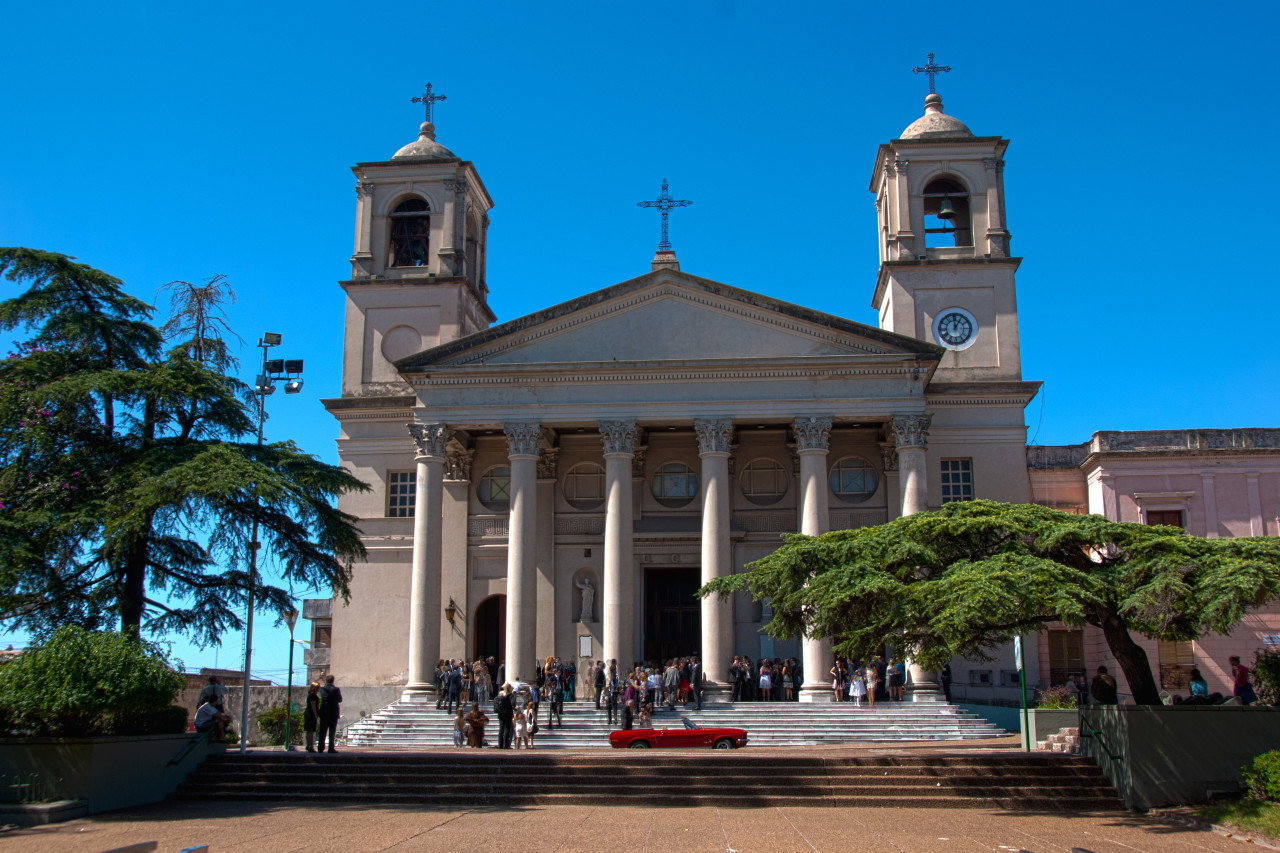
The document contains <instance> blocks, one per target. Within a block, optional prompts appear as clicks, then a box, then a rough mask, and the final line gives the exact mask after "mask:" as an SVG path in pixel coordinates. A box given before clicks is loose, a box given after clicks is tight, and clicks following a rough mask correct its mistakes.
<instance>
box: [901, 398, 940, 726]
mask: <svg viewBox="0 0 1280 853" xmlns="http://www.w3.org/2000/svg"><path fill="white" fill-rule="evenodd" d="M932 420H933V415H898V416H897V417H895V418H894V419H893V423H892V426H893V437H894V441H895V443H896V444H897V448H898V470H899V475H898V482H899V483H900V484H901V489H902V514H903V515H904V516H906V515H915V514H916V513H917V512H924V511H926V510H927V509H929V475H928V469H927V466H926V464H925V447H926V446H927V445H928V438H929V423H930V422H931V421H932ZM906 664H907V669H908V670H909V672H910V675H911V678H910V682H911V683H910V684H909V685H908V692H909V693H910V694H911V701H912V702H938V701H941V699H942V691H941V689H940V688H939V686H938V678H937V673H934V672H931V671H928V670H926V669H924V668H923V667H921V666H920V665H919V664H917V663H916V662H915V661H914V660H913V659H912V658H911V656H910V651H909V650H908V652H907V655H906Z"/></svg>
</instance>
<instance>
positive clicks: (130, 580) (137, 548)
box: [120, 539, 147, 637]
mask: <svg viewBox="0 0 1280 853" xmlns="http://www.w3.org/2000/svg"><path fill="white" fill-rule="evenodd" d="M146 579H147V545H146V540H145V539H143V540H142V541H141V542H138V543H136V544H135V545H134V547H133V548H132V550H131V552H130V554H129V556H128V557H127V558H126V559H125V564H124V589H123V590H122V591H121V594H120V631H121V632H122V633H125V634H131V635H133V636H134V637H141V636H142V612H143V610H144V609H145V608H146V606H147V601H146Z"/></svg>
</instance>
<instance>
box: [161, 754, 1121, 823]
mask: <svg viewBox="0 0 1280 853" xmlns="http://www.w3.org/2000/svg"><path fill="white" fill-rule="evenodd" d="M172 796H173V798H175V799H179V800H199V801H202V802H206V803H207V802H211V801H215V800H254V801H262V802H266V801H289V802H295V803H296V802H299V801H309V802H333V803H342V804H344V805H350V804H353V803H357V804H358V803H368V804H375V803H376V804H379V805H395V804H400V805H431V806H445V807H449V806H465V807H475V806H482V805H485V806H520V805H637V806H721V807H727V808H755V807H760V806H787V805H790V806H889V807H893V806H905V805H916V806H927V807H932V808H1001V809H1039V810H1055V811H1061V810H1086V809H1087V810H1100V809H1120V808H1122V804H1121V802H1120V800H1119V799H1118V798H1117V796H1116V793H1115V791H1114V790H1113V789H1112V788H1111V787H1109V785H1108V783H1107V780H1106V779H1105V777H1103V776H1102V774H1101V772H1100V771H1099V770H1098V768H1097V767H1096V766H1095V765H1094V764H1093V763H1092V762H1090V761H1088V760H1087V759H1082V758H1078V757H1075V756H1066V755H1058V754H1053V753H1033V754H1025V755H992V754H975V755H931V756H901V757H876V758H854V757H836V758H821V757H816V756H812V757H811V756H801V757H786V756H769V755H758V756H752V755H750V753H749V752H746V751H742V752H713V751H711V750H698V751H696V752H695V751H690V750H684V751H682V752H681V754H676V753H672V752H633V751H631V750H627V751H621V750H620V751H618V752H612V753H608V754H601V755H582V754H581V753H579V754H576V755H570V754H565V753H560V754H555V753H540V752H538V751H537V750H535V751H533V752H528V751H520V752H513V751H508V750H452V751H450V750H446V751H439V752H435V753H431V754H425V755H413V754H407V753H404V752H391V753H355V752H352V753H345V752H338V753H337V754H334V755H329V754H316V755H311V754H308V753H301V754H299V753H281V752H264V753H250V754H248V755H243V756H242V755H238V754H235V753H228V754H225V755H214V756H211V757H210V758H209V759H208V760H207V761H206V762H205V763H204V764H202V765H201V766H200V768H199V769H198V770H197V771H196V772H195V773H194V774H192V775H191V776H190V777H189V778H188V779H187V781H185V782H184V783H183V784H182V785H181V786H180V787H179V788H178V790H177V791H176V792H175V793H174V794H173V795H172Z"/></svg>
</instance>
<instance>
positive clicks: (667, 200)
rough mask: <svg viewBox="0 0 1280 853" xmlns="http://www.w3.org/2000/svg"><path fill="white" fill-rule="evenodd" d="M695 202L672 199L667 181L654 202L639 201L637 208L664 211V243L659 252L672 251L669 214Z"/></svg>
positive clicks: (664, 181) (663, 183)
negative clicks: (669, 234) (668, 221)
mask: <svg viewBox="0 0 1280 853" xmlns="http://www.w3.org/2000/svg"><path fill="white" fill-rule="evenodd" d="M691 204H693V202H691V201H689V200H688V199H684V198H672V197H671V193H669V192H667V179H666V178H663V179H662V192H661V193H659V194H658V197H657V198H656V199H654V200H653V201H638V202H636V207H656V208H658V210H660V211H662V242H661V243H659V244H658V251H659V252H661V251H663V250H667V251H670V250H671V241H670V240H668V239H667V214H668V213H670V212H671V210H672V209H673V208H676V207H688V206H689V205H691Z"/></svg>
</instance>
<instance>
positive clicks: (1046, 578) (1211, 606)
mask: <svg viewBox="0 0 1280 853" xmlns="http://www.w3.org/2000/svg"><path fill="white" fill-rule="evenodd" d="M785 540H786V542H785V544H784V545H783V546H782V547H781V548H779V549H778V550H777V551H775V552H774V553H773V554H771V555H769V556H768V557H765V558H763V559H761V560H757V561H756V562H754V563H751V564H750V565H749V566H748V567H747V568H748V571H746V572H744V573H742V574H737V575H730V576H727V577H722V578H717V579H715V580H714V581H712V582H710V583H708V584H707V585H706V586H704V587H703V588H702V589H701V590H699V595H702V596H705V595H712V594H720V595H727V594H729V593H731V592H734V591H737V590H745V591H747V592H748V593H749V594H751V595H752V596H753V597H754V598H755V599H756V600H766V599H767V600H768V601H769V602H770V603H771V605H772V607H773V614H774V615H773V619H772V621H771V622H770V623H769V624H768V625H767V626H766V630H767V631H768V632H769V634H771V635H772V636H775V637H780V638H781V637H791V636H796V635H798V634H804V635H807V636H811V637H819V638H831V639H832V640H833V641H834V643H835V648H836V651H837V652H838V653H840V654H843V655H848V656H850V657H855V658H859V659H866V658H869V657H871V656H872V655H874V654H876V653H877V651H878V650H879V649H880V647H882V646H883V645H885V644H890V645H892V646H893V647H895V648H902V649H906V650H908V651H909V652H910V653H911V654H913V655H914V657H915V659H916V660H917V661H919V662H920V663H921V664H922V665H923V666H925V667H928V668H938V667H941V666H942V664H944V663H945V662H947V661H948V660H949V659H950V658H951V657H952V656H953V655H959V656H962V657H966V658H970V659H978V660H985V659H990V657H991V654H992V652H993V651H994V650H995V649H996V648H997V647H998V646H1000V645H1002V644H1004V643H1007V642H1009V641H1011V640H1012V638H1013V637H1014V636H1016V635H1018V634H1021V633H1026V632H1032V631H1039V630H1042V629H1044V628H1045V627H1046V625H1047V624H1048V623H1051V622H1060V623H1063V624H1065V625H1068V626H1081V625H1086V624H1088V625H1094V626H1096V627H1098V628H1100V629H1102V632H1103V635H1104V636H1105V638H1106V641H1107V644H1108V646H1109V647H1110V649H1111V651H1112V653H1113V654H1114V655H1115V657H1116V660H1117V661H1118V662H1119V664H1120V667H1121V669H1122V671H1123V672H1124V674H1125V677H1126V679H1127V680H1128V682H1129V686H1130V689H1131V690H1132V692H1133V696H1134V701H1135V702H1137V703H1139V704H1157V703H1159V701H1160V699H1159V688H1158V687H1157V686H1156V680H1155V678H1154V677H1153V675H1152V670H1151V666H1150V663H1149V661H1148V660H1147V656H1146V653H1145V652H1144V651H1143V649H1142V647H1141V646H1140V645H1138V643H1137V642H1136V641H1135V640H1134V639H1133V636H1132V634H1133V633H1137V634H1140V635H1142V636H1146V637H1151V638H1156V639H1163V640H1190V639H1194V638H1196V637H1199V636H1201V635H1203V634H1206V633H1226V632H1228V631H1230V630H1231V629H1232V628H1233V627H1234V626H1235V625H1237V624H1238V623H1239V622H1240V620H1241V619H1242V618H1243V617H1244V616H1245V614H1246V613H1247V612H1248V611H1249V610H1250V609H1251V608H1255V607H1258V606H1260V605H1262V604H1265V603H1266V602H1268V601H1270V600H1272V599H1274V598H1276V597H1277V596H1280V540H1276V539H1274V538H1263V537H1258V538H1238V539H1204V538H1201V537H1197V536H1190V535H1188V534H1186V533H1184V532H1183V531H1182V530H1180V529H1178V528H1176V527H1164V526H1147V525H1142V524H1129V523H1122V522H1115V521H1110V520H1108V519H1106V518H1103V517H1101V516H1097V515H1072V514H1070V513H1064V512H1059V511H1057V510H1052V509H1048V508H1046V507H1040V506H1035V505H1031V504H1004V503H997V502H994V501H965V502H957V503H951V504H947V505H946V506H944V507H943V508H942V509H939V510H937V511H934V512H926V513H918V514H916V515H911V516H908V517H905V518H899V519H896V520H894V521H890V522H888V523H886V524H881V525H877V526H875V527H866V528H861V529H858V530H842V531H833V532H831V533H826V534H823V535H821V536H817V537H812V536H805V535H802V534H790V535H787V536H786V537H785Z"/></svg>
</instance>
